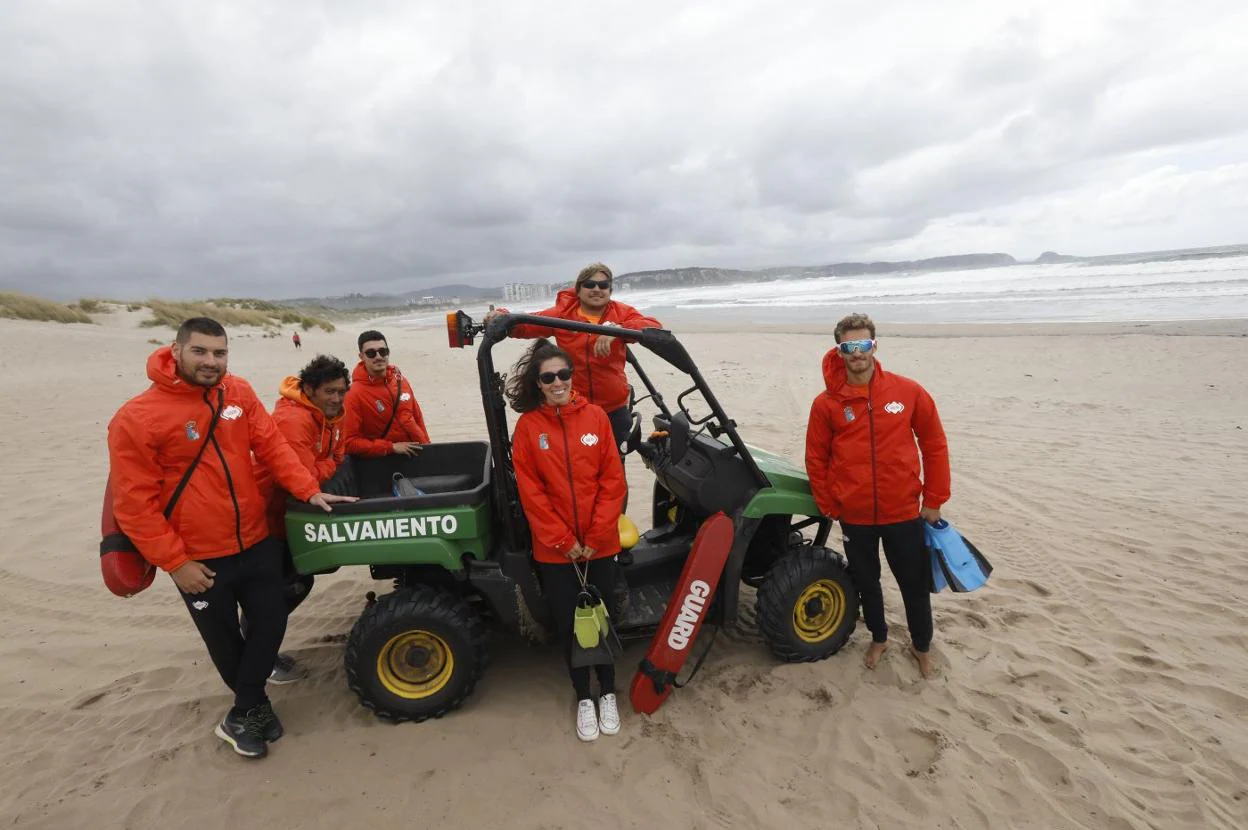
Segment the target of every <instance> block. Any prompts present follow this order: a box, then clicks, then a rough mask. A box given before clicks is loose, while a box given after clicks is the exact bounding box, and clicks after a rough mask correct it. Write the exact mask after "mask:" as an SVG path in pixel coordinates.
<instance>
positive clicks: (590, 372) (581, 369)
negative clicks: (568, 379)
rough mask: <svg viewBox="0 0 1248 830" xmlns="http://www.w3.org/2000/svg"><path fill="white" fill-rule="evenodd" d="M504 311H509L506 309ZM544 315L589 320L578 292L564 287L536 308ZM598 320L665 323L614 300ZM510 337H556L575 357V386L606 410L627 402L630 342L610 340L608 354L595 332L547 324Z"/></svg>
mask: <svg viewBox="0 0 1248 830" xmlns="http://www.w3.org/2000/svg"><path fill="white" fill-rule="evenodd" d="M503 311H506V310H505V309H503ZM537 314H538V315H539V316H542V317H556V318H559V319H561V320H575V321H577V322H578V323H585V322H589V321H587V320H586V319H585V317H584V316H582V314H581V301H580V299H578V298H577V296H576V292H574V291H572V290H571V289H568V288H565V289H563V290H562V291H560V292H559V295H558V296H557V297H556V298H555V304H554V306H553V307H551V308H548V309H546V310H545V311H539V312H537ZM599 322H600V323H601V324H602V325H607V324H609V323H614V324H615V325H617V326H620V327H622V328H626V329H636V330H640V329H652V328H653V329H657V328H662V327H663V324H662V323H660V322H659V321H658V320H656V319H654V318H653V317H647V316H645V315H644V314H642V313H641V312H640V311H638V310H637V309H635V308H633V307H632V306H631V305H626V304H624V303H620V302H616V301H615V300H612V301H611V302H609V303H607V307H606V308H605V309H603V312H602V317H601V318H600V320H599ZM510 336H511V337H518V338H522V339H529V338H534V337H552V336H553V337H554V338H555V342H556V343H558V344H559V348H561V349H563V350H564V351H565V352H567V353H568V355H569V356H570V357H571V358H572V389H573V390H575V391H576V392H579V393H580V394H581V395H583V396H584V397H585V398H586V399H588V401H589V402H590V403H592V404H597V405H598V406H601V407H602V408H603V409H604V410H606V411H607V412H613V411H615V410H617V409H619V408H620V407H622V406H627V405H628V377H627V375H625V374H624V365H625V363H626V362H627V359H626V358H625V349H627V347H628V344H627V343H625V342H624V341H623V340H620V339H618V338H617V339H616V340H615V341H614V342H613V343H612V344H611V351H610V352H608V353H607V356H606V357H599V356H598V355H597V354H595V353H594V343H595V342H596V341H597V340H598V335H596V334H582V333H581V332H579V331H563V330H556V329H550V328H546V327H545V326H534V325H524V326H516V327H515V328H513V329H512V330H511V335H510Z"/></svg>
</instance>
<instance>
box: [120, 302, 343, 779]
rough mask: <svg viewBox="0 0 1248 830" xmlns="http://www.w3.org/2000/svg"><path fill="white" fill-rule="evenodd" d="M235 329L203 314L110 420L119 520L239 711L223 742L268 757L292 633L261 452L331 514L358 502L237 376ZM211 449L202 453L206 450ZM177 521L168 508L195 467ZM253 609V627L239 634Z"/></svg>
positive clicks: (150, 366) (283, 480) (220, 729)
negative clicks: (296, 445)
mask: <svg viewBox="0 0 1248 830" xmlns="http://www.w3.org/2000/svg"><path fill="white" fill-rule="evenodd" d="M228 354H229V347H228V343H227V340H226V336H225V329H224V328H222V327H221V324H220V323H218V322H217V321H216V320H212V319H209V318H207V317H194V318H192V319H190V320H187V321H186V322H184V323H183V324H182V325H181V327H180V328H179V329H178V334H177V338H176V340H175V341H174V343H173V346H172V347H169V346H162V347H161V348H159V349H157V350H156V351H155V352H153V353H152V355H151V356H150V357H149V358H148V360H147V376H148V377H149V378H151V381H152V385H151V386H150V387H149V388H148V389H147V390H146V391H144V392H142V393H141V394H139V395H137V396H135V397H133V398H131V399H130V400H129V401H127V402H126V403H125V404H124V405H123V406H122V407H121V408H120V409H119V410H117V414H116V415H114V416H113V419H112V420H111V421H110V422H109V424H108V455H109V464H110V476H111V478H112V482H113V485H114V486H113V493H114V497H113V499H114V500H113V512H114V515H115V516H116V519H117V525H118V527H120V528H121V530H122V531H123V532H124V533H125V534H126V535H127V536H129V537H130V539H131V540H132V541H133V542H134V544H135V547H136V548H137V550H139V551H140V552H141V553H142V554H143V557H144V558H145V559H147V560H148V561H149V562H151V563H152V564H153V565H156V566H157V567H159V568H161V569H162V570H164V571H166V572H168V574H169V575H170V577H172V578H173V581H174V583H175V584H176V585H177V586H178V590H179V591H180V592H181V594H182V599H183V601H184V602H185V603H186V607H187V610H189V611H190V613H191V619H192V620H194V622H195V626H196V628H198V629H199V633H200V636H201V637H203V640H204V643H205V645H207V647H208V653H209V655H210V656H211V657H212V662H213V664H214V665H215V666H216V667H217V671H218V672H219V673H220V674H221V679H222V680H224V681H225V684H226V685H227V686H229V687H230V689H231V690H232V691H233V692H234V706H233V707H232V708H231V709H230V711H229V712H228V713H226V716H225V718H224V719H222V721H221V722H220V723H219V724H218V725H217V727H216V735H217V737H219V738H221V740H223V741H225V742H226V743H228V744H229V745H230V746H231V747H233V748H234V751H235V752H237V753H238V754H240V755H243V756H246V757H249V758H261V757H264V756H265V755H266V754H267V753H268V749H267V747H266V743H267V742H270V741H275V740H277V739H278V738H280V737H281V736H282V724H281V722H280V721H279V720H278V719H277V715H276V714H274V712H273V707H272V705H271V704H270V703H269V699H268V696H267V695H266V694H265V690H264V685H265V681H266V680H267V679H268V677H269V673H270V672H271V671H272V669H273V661H274V659H275V658H276V657H277V650H278V648H279V647H280V646H281V643H282V637H283V635H284V634H285V633H286V610H285V608H284V606H283V603H282V552H281V545H280V544H279V543H278V542H277V541H276V540H274V539H273V538H272V537H270V536H269V528H268V522H267V520H266V512H267V504H266V501H265V499H264V497H263V496H262V494H261V492H260V488H259V486H258V484H257V483H256V477H255V474H254V471H253V468H252V461H251V456H252V453H253V452H254V453H255V454H256V456H257V457H259V458H260V460H261V461H263V462H264V463H265V465H267V466H268V468H269V469H271V470H272V471H273V474H274V476H275V477H276V479H277V481H278V483H279V484H280V485H281V486H282V487H284V488H286V489H287V490H289V491H290V492H292V493H295V494H296V495H297V496H298V497H299V498H301V499H303V500H304V501H307V502H310V503H312V504H315V505H317V506H319V507H321V508H323V509H325V510H329V509H330V506H329V505H330V503H331V502H337V501H355V499H353V498H347V497H341V496H332V495H329V494H326V493H322V492H320V486H319V485H318V484H317V482H316V479H314V478H313V477H312V476H311V475H310V474H309V473H308V471H307V470H306V469H304V467H303V465H302V464H300V463H299V459H298V457H296V455H295V453H294V452H293V451H292V450H291V449H290V446H289V445H288V444H287V443H286V440H285V439H284V438H282V436H281V434H280V433H279V432H278V431H277V427H276V426H274V424H273V418H272V417H271V416H270V415H269V413H268V412H266V411H265V409H264V406H263V404H261V403H260V399H259V398H258V397H256V393H255V391H253V390H252V388H251V385H250V384H248V383H247V381H245V380H243V379H242V378H240V377H237V376H235V375H231V374H228V373H227V371H226V369H227V364H228ZM201 450H202V452H201ZM196 458H198V459H199V463H198V464H197V465H196V466H195V468H194V470H193V471H192V472H191V475H190V477H189V478H187V479H186V486H185V488H184V489H182V491H181V494H180V496H179V498H178V501H177V502H176V505H175V507H174V509H173V511H172V512H171V513H170V514H169V516H168V518H166V517H165V514H164V510H165V507H166V505H168V504H169V502H170V501H171V500H172V497H173V494H174V491H175V489H176V488H177V487H178V484H179V482H180V481H181V480H182V479H183V476H184V475H185V473H186V472H187V470H188V469H190V465H191V464H192V463H193V462H194V459H196ZM240 607H241V609H242V611H243V613H244V614H246V616H247V619H248V620H249V621H250V629H249V631H248V634H247V637H245V638H244V637H243V635H242V633H241V632H240V631H239V625H238V614H239V609H240Z"/></svg>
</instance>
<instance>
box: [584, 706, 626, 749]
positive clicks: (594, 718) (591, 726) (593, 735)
mask: <svg viewBox="0 0 1248 830" xmlns="http://www.w3.org/2000/svg"><path fill="white" fill-rule="evenodd" d="M616 728H617V729H618V728H619V727H618V725H617V727H616ZM576 737H578V738H580V739H581V740H582V741H596V740H598V713H597V712H596V711H595V710H594V702H593V701H592V700H582V701H581V702H580V703H578V704H577V706H576Z"/></svg>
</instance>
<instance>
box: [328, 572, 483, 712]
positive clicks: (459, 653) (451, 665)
mask: <svg viewBox="0 0 1248 830" xmlns="http://www.w3.org/2000/svg"><path fill="white" fill-rule="evenodd" d="M488 640H489V629H488V628H487V626H486V625H485V622H484V621H483V620H482V619H481V616H480V614H479V613H478V612H477V611H475V610H474V609H473V608H472V606H470V605H469V604H468V603H467V602H465V601H464V600H463V599H462V598H460V597H458V596H456V595H455V594H453V593H450V592H449V591H445V590H440V589H437V588H432V587H429V586H427V585H417V586H413V587H410V588H403V589H400V590H397V591H395V592H394V593H392V594H387V595H385V596H383V597H382V598H381V599H379V600H377V602H376V603H375V604H373V605H371V606H370V607H369V608H368V609H367V610H365V611H364V613H363V614H361V615H360V618H359V620H357V621H356V623H355V627H354V628H352V629H351V636H350V637H349V638H348V639H347V651H346V656H345V658H344V662H345V667H346V671H347V685H348V686H349V687H350V689H351V691H353V692H355V693H356V695H358V696H359V698H360V702H361V703H362V704H364V706H366V707H368V708H369V709H371V710H373V712H374V713H376V715H377V716H378V717H381V718H384V719H386V720H390V721H394V722H396V723H402V722H404V721H416V722H420V721H423V720H427V719H429V718H440V717H442V716H443V715H445V714H446V713H447V712H450V711H452V710H453V709H456V708H458V707H459V706H460V705H461V704H462V703H463V702H464V700H466V699H467V698H468V696H469V695H470V694H472V690H473V688H474V687H475V686H476V684H477V680H478V679H479V678H480V677H481V672H482V671H483V670H484V668H485V663H486V658H487V654H488ZM427 645H432V646H433V648H432V649H429V648H426V647H425V646H427ZM430 651H432V652H433V654H434V658H429V657H428V655H429V653H430ZM400 653H401V654H402V655H406V656H408V657H410V656H411V655H417V656H424V657H425V659H424V660H423V662H422V663H421V666H419V667H416V668H410V667H409V665H408V663H407V662H406V661H404V660H403V659H401V657H400V656H399V655H400ZM439 657H440V660H439V659H438V658H439ZM448 657H449V660H448V659H447V658H448ZM392 661H393V662H392ZM430 664H432V665H433V666H434V667H435V669H437V670H436V671H435V670H433V669H428V668H427V667H428V666H429V665H430ZM395 665H398V671H399V672H411V673H412V676H413V677H415V678H416V680H415V681H413V682H410V683H409V682H407V681H408V680H410V679H411V677H404V676H402V675H401V674H397V673H396V669H395V668H393V666H395ZM438 667H440V669H438ZM422 672H429V673H432V674H434V676H433V677H431V678H429V679H428V680H427V682H425V685H426V686H428V688H422V687H421V678H420V675H421V674H422Z"/></svg>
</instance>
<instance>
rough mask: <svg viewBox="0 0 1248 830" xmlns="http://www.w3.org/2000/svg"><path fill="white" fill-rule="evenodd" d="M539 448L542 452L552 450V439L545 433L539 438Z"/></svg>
mask: <svg viewBox="0 0 1248 830" xmlns="http://www.w3.org/2000/svg"><path fill="white" fill-rule="evenodd" d="M537 448H538V449H540V450H548V449H550V438H549V436H547V435H546V433H544V432H543V433H542V434H541V435H539V436H537Z"/></svg>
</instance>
